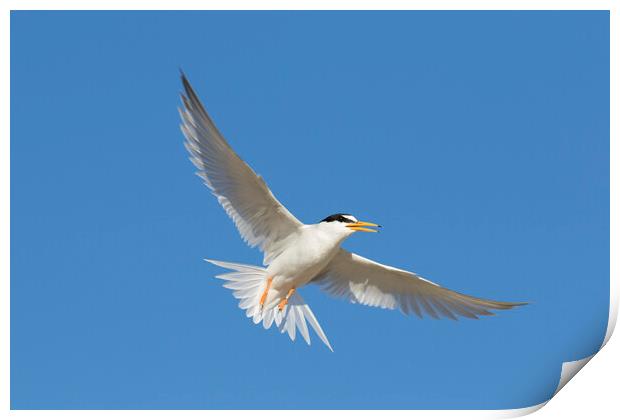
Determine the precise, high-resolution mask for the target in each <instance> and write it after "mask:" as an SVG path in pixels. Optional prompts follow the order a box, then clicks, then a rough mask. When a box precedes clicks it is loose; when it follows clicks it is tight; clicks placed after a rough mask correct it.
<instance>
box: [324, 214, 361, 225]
mask: <svg viewBox="0 0 620 420" xmlns="http://www.w3.org/2000/svg"><path fill="white" fill-rule="evenodd" d="M349 217H352V216H351V215H350V214H348V213H336V214H332V215H331V216H327V217H326V218H325V219H323V220H321V222H342V223H355V220H353V219H350V218H349Z"/></svg>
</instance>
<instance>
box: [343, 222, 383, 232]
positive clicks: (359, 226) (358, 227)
mask: <svg viewBox="0 0 620 420" xmlns="http://www.w3.org/2000/svg"><path fill="white" fill-rule="evenodd" d="M364 226H374V227H381V225H378V224H376V223H370V222H355V223H349V224H348V225H347V227H348V228H349V229H351V230H356V231H359V232H378V230H376V229H367V228H365V227H364Z"/></svg>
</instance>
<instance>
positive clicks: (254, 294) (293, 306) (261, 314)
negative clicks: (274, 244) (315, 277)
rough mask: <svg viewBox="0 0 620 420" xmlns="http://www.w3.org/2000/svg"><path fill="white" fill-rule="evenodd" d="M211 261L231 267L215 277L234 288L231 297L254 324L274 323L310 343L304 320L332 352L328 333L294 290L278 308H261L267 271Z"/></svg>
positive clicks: (264, 325)
mask: <svg viewBox="0 0 620 420" xmlns="http://www.w3.org/2000/svg"><path fill="white" fill-rule="evenodd" d="M205 261H207V262H210V263H211V264H214V265H217V266H218V267H222V268H226V269H228V270H232V271H231V272H229V273H224V274H220V275H218V276H215V277H216V278H218V279H222V280H226V283H224V287H225V288H227V289H231V290H232V291H233V296H234V297H236V298H237V299H239V307H240V308H241V309H245V314H246V315H247V317H248V318H252V320H253V321H254V323H255V324H258V323H260V322H262V324H263V327H264V328H265V329H269V328H271V326H272V325H273V324H275V325H276V327H277V328H278V329H279V330H280V332H281V333H284V332H287V333H288V335H289V337H290V338H291V340H293V341H294V340H295V334H296V331H297V330H299V333H300V334H301V336H302V337H303V338H304V340H306V343H308V345H310V334H309V333H308V326H307V324H306V320H307V321H308V323H309V324H310V326H311V327H312V329H313V330H314V332H315V333H316V335H318V336H319V338H320V339H321V341H323V343H325V345H326V346H327V347H329V349H330V350H331V351H334V350H333V349H332V346H331V345H330V344H329V340H327V336H326V335H325V333H324V332H323V329H322V328H321V326H320V325H319V322H318V321H317V319H316V317H315V316H314V314H313V313H312V311H311V310H310V307H309V306H308V305H307V304H306V303H305V302H304V300H303V299H302V298H301V296H300V295H299V292H296V293H295V294H294V295H293V296H292V297H291V298H290V299H289V301H288V304H287V305H286V308H285V309H284V310H283V311H280V310H279V309H278V308H277V307H274V308H269V309H267V308H262V307H261V304H260V297H261V295H262V293H263V291H264V290H265V286H266V285H267V270H265V269H264V268H263V267H257V266H254V265H247V264H238V263H231V262H224V261H216V260H208V259H205Z"/></svg>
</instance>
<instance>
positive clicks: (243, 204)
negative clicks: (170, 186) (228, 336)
mask: <svg viewBox="0 0 620 420" xmlns="http://www.w3.org/2000/svg"><path fill="white" fill-rule="evenodd" d="M181 79H182V81H183V87H184V89H185V92H184V94H182V95H181V100H182V102H183V107H182V108H181V109H180V110H179V112H180V114H181V120H182V124H181V131H182V132H183V134H184V135H185V139H186V142H185V148H186V149H187V151H188V152H189V154H190V160H191V161H192V163H193V164H194V165H195V166H196V167H197V168H198V172H197V174H198V175H199V176H200V177H201V178H202V179H203V180H204V183H205V185H206V186H207V187H209V189H210V190H211V192H212V193H213V194H214V195H215V196H216V198H217V200H218V202H219V203H220V204H221V205H222V207H223V208H224V210H225V211H226V213H227V214H228V216H229V217H230V218H231V219H232V220H233V222H234V223H235V225H236V227H237V229H238V230H239V233H240V234H241V237H242V238H243V240H244V241H245V242H246V243H247V244H248V245H250V246H251V247H255V246H258V247H259V248H260V250H261V251H263V253H264V261H263V262H264V264H269V263H270V262H271V261H272V260H273V259H274V258H275V257H276V256H277V255H278V254H279V253H280V252H281V251H282V249H283V242H284V239H286V238H287V237H288V236H289V235H291V234H293V233H294V232H296V231H297V230H298V228H299V227H300V226H302V223H301V222H300V221H299V220H297V218H295V216H293V215H292V214H291V213H290V212H289V211H288V210H287V209H286V207H284V206H283V205H282V204H281V203H280V202H279V201H278V200H277V199H276V198H275V196H274V195H273V194H272V192H271V191H270V190H269V188H268V187H267V184H265V181H264V180H263V179H262V178H261V177H260V176H259V175H257V174H256V173H255V172H254V171H253V170H252V168H250V167H249V166H248V164H246V163H245V162H244V161H243V160H242V159H241V158H240V157H239V156H238V155H237V154H236V153H235V151H234V150H233V149H232V148H231V147H230V146H229V144H228V143H227V142H226V140H225V139H224V137H223V136H222V134H221V133H220V132H219V130H218V129H217V127H216V126H215V124H214V123H213V120H212V119H211V117H210V116H209V114H208V113H207V111H206V110H205V108H204V106H203V105H202V103H201V102H200V99H198V96H197V95H196V93H195V92H194V89H193V88H192V86H191V85H190V84H189V81H188V80H187V78H186V77H185V75H181Z"/></svg>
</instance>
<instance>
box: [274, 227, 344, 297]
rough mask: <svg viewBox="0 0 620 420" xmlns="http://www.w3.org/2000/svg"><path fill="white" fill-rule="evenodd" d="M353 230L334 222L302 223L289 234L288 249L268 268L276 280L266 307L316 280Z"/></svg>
mask: <svg viewBox="0 0 620 420" xmlns="http://www.w3.org/2000/svg"><path fill="white" fill-rule="evenodd" d="M353 232H354V231H352V230H350V229H346V228H343V227H342V225H340V224H334V223H317V224H312V225H303V226H300V227H299V228H298V230H297V232H295V233H294V234H293V235H291V236H290V237H289V238H288V241H287V243H288V246H287V247H286V249H285V250H284V251H283V252H282V253H281V254H280V255H278V256H277V257H276V258H275V259H274V260H273V261H272V263H271V264H270V265H269V267H268V268H267V275H268V277H271V278H272V279H273V283H272V285H271V288H270V291H269V294H268V295H267V301H266V302H265V308H266V309H267V308H270V307H272V306H274V305H275V304H276V303H277V302H278V301H279V300H280V299H281V298H282V297H284V296H286V293H287V292H288V291H289V290H290V289H291V288H295V289H299V288H301V287H303V286H305V285H306V284H308V283H309V282H310V281H312V279H314V278H315V277H316V276H317V275H318V274H319V273H320V272H321V271H323V270H324V269H325V267H327V265H328V264H329V262H330V261H331V260H332V258H334V256H336V254H337V253H338V250H339V249H340V245H341V244H342V242H343V241H344V240H345V239H346V238H347V237H349V236H350V235H351V234H352V233H353Z"/></svg>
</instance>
